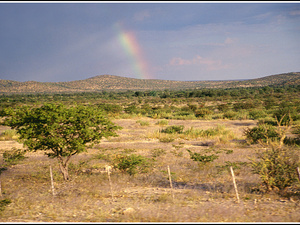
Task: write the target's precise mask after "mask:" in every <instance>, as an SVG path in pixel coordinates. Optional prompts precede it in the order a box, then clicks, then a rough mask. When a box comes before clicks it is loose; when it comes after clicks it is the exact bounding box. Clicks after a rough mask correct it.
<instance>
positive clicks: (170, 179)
mask: <svg viewBox="0 0 300 225" xmlns="http://www.w3.org/2000/svg"><path fill="white" fill-rule="evenodd" d="M168 174H169V181H170V187H171V191H172V199H173V201H174V191H173V184H172V178H171V171H170V167H169V165H168Z"/></svg>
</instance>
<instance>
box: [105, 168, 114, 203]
mask: <svg viewBox="0 0 300 225" xmlns="http://www.w3.org/2000/svg"><path fill="white" fill-rule="evenodd" d="M111 169H112V168H111V166H108V165H106V166H105V170H106V172H107V175H108V181H109V186H110V193H111V199H112V200H114V195H113V190H112V183H111V179H110V173H111Z"/></svg>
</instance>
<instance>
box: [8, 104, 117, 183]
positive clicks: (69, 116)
mask: <svg viewBox="0 0 300 225" xmlns="http://www.w3.org/2000/svg"><path fill="white" fill-rule="evenodd" d="M4 115H5V116H6V118H5V120H4V125H7V126H10V127H11V128H14V129H16V130H17V132H18V134H19V135H20V140H22V141H23V144H24V145H25V146H27V147H28V150H29V151H37V150H42V151H45V154H46V155H48V157H51V158H57V159H58V162H59V167H60V171H61V172H62V174H63V177H64V179H65V180H68V179H69V173H68V165H69V161H70V158H71V157H72V156H73V155H76V154H79V153H81V152H84V151H86V147H87V145H88V144H93V143H97V142H99V141H100V139H101V138H102V137H109V136H116V133H115V130H117V129H120V127H118V126H115V125H114V124H113V123H112V122H111V121H109V120H108V119H106V118H105V117H104V116H103V115H102V113H101V111H99V110H97V109H96V108H93V107H88V106H83V105H75V106H73V107H66V106H65V105H63V104H52V103H51V104H45V105H43V106H41V107H39V108H30V107H28V106H23V107H18V108H16V109H15V110H13V109H12V108H9V109H6V110H5V113H4Z"/></svg>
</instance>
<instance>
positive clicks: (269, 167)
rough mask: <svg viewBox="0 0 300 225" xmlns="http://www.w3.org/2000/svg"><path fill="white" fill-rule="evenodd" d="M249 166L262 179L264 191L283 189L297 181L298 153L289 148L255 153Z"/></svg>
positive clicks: (273, 148)
mask: <svg viewBox="0 0 300 225" xmlns="http://www.w3.org/2000/svg"><path fill="white" fill-rule="evenodd" d="M257 158H258V160H257V161H256V160H252V162H251V167H252V170H253V172H254V173H255V174H258V175H259V176H260V178H261V180H262V183H263V185H264V187H265V188H266V191H272V190H274V191H277V192H278V191H284V190H285V189H286V188H287V187H290V186H291V185H292V184H293V183H295V182H296V181H297V173H296V168H297V167H298V166H299V155H297V154H296V153H295V152H294V151H292V150H291V149H283V148H275V147H272V148H271V149H267V150H266V151H263V152H259V153H257Z"/></svg>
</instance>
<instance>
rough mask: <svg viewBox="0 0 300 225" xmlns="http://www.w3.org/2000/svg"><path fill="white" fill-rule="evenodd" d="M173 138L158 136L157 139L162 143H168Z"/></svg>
mask: <svg viewBox="0 0 300 225" xmlns="http://www.w3.org/2000/svg"><path fill="white" fill-rule="evenodd" d="M174 140H175V139H174V138H173V137H168V136H166V137H160V138H159V141H160V142H163V143H170V142H173V141H174Z"/></svg>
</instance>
